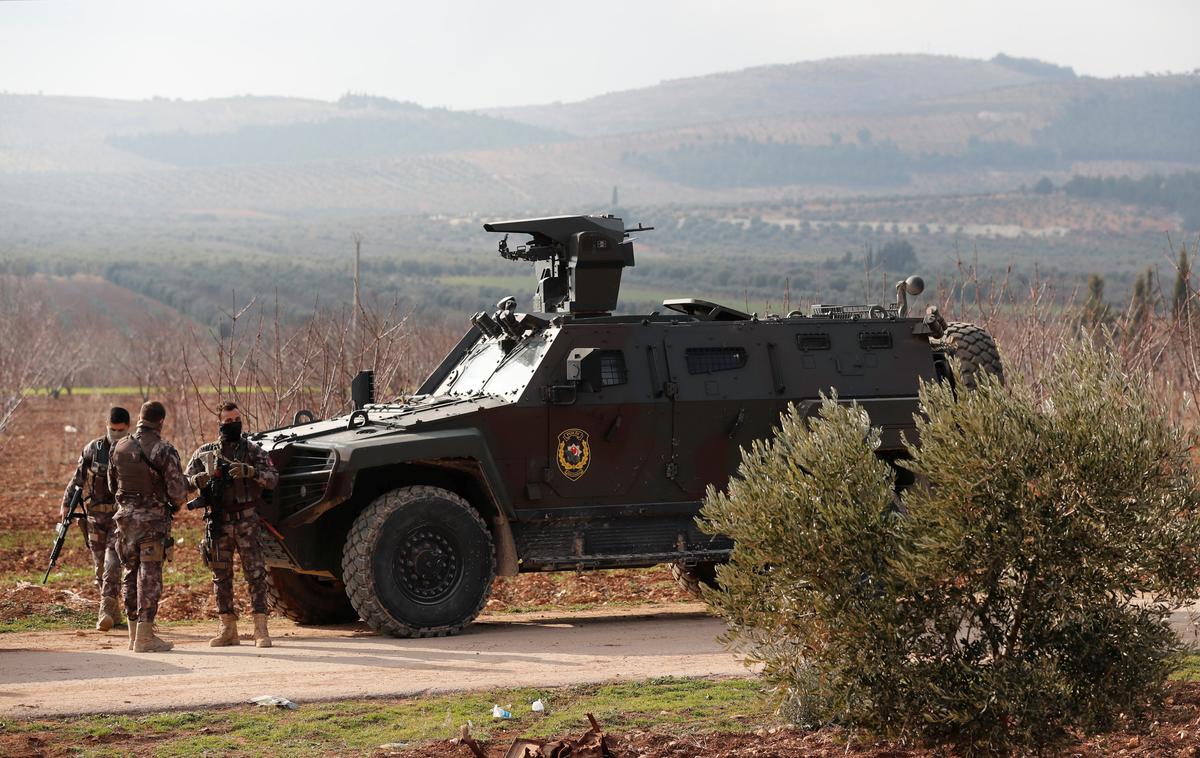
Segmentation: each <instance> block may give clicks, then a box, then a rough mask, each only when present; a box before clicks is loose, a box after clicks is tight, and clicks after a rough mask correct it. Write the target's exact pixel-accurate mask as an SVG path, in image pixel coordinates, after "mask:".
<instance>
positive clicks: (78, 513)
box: [42, 484, 87, 584]
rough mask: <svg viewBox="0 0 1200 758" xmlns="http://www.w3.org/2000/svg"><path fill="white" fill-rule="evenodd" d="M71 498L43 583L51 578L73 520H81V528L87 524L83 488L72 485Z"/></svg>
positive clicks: (60, 524) (58, 530)
mask: <svg viewBox="0 0 1200 758" xmlns="http://www.w3.org/2000/svg"><path fill="white" fill-rule="evenodd" d="M71 487H72V489H71V500H70V502H69V504H68V505H67V515H66V516H65V517H64V518H63V520H62V521H60V522H59V523H58V528H57V529H55V532H56V533H57V534H58V537H57V538H56V539H55V540H54V549H53V550H51V551H50V565H49V566H48V567H47V568H46V575H45V576H43V577H42V584H45V583H46V582H47V581H48V580H49V579H50V572H51V571H53V570H54V565H55V564H56V563H58V556H59V554H60V553H62V549H63V545H64V544H65V543H66V541H67V532H68V531H69V530H70V528H71V522H72V521H75V520H79V521H80V522H81V524H82V526H81V528H85V527H86V525H87V521H86V519H87V514H85V513H84V512H83V488H82V487H80V486H79V485H77V484H74V485H71Z"/></svg>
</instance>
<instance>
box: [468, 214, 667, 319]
mask: <svg viewBox="0 0 1200 758" xmlns="http://www.w3.org/2000/svg"><path fill="white" fill-rule="evenodd" d="M483 228H484V229H486V230H487V231H489V232H503V233H504V239H502V240H501V241H500V256H501V257H502V258H506V259H508V260H512V261H532V262H533V263H534V271H535V273H536V275H537V282H538V284H537V291H536V292H535V293H534V296H533V309H534V311H537V312H541V313H570V314H573V315H577V316H601V315H606V314H608V313H611V312H612V311H613V310H614V309H615V308H616V307H617V296H618V295H619V294H620V291H621V270H622V269H624V268H625V267H626V266H632V265H633V240H630V239H626V238H627V237H628V236H629V235H630V234H633V233H634V232H646V231H650V230H651V229H653V228H654V227H652V226H640V225H639V226H638V227H637V228H636V229H626V228H625V224H624V222H622V221H621V219H619V218H617V217H616V216H552V217H549V218H530V219H521V220H518V221H497V222H493V223H490V224H484V225H483ZM509 234H528V235H530V236H531V237H532V238H533V239H532V240H530V241H529V243H528V244H525V245H521V246H519V247H515V248H510V247H509V246H508V235H509Z"/></svg>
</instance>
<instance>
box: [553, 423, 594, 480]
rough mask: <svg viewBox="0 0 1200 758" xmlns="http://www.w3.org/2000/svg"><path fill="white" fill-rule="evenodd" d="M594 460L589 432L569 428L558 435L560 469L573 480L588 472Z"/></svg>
mask: <svg viewBox="0 0 1200 758" xmlns="http://www.w3.org/2000/svg"><path fill="white" fill-rule="evenodd" d="M591 460H592V446H591V445H589V444H588V433H587V432H585V431H583V430H582V429H567V430H566V431H564V432H563V433H562V434H560V435H558V470H559V471H561V472H562V475H563V476H565V477H566V478H568V479H570V480H571V481H575V480H576V479H578V478H579V477H581V476H583V475H584V474H586V473H587V468H588V464H589V463H590V462H591Z"/></svg>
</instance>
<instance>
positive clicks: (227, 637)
mask: <svg viewBox="0 0 1200 758" xmlns="http://www.w3.org/2000/svg"><path fill="white" fill-rule="evenodd" d="M240 644H242V641H241V640H239V639H238V631H237V616H235V615H233V614H232V613H222V614H221V631H220V632H219V633H218V634H217V636H216V637H213V638H212V639H211V640H209V641H208V646H209V647H229V646H230V645H240Z"/></svg>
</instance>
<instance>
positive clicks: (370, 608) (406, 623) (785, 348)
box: [257, 216, 1000, 637]
mask: <svg viewBox="0 0 1200 758" xmlns="http://www.w3.org/2000/svg"><path fill="white" fill-rule="evenodd" d="M484 228H485V229H486V230H487V231H489V232H499V233H503V234H504V235H505V236H504V238H503V240H502V241H501V242H500V243H499V252H500V255H501V256H503V257H504V258H506V259H509V260H514V261H527V262H530V263H532V265H533V269H534V273H535V277H536V282H537V288H536V292H535V294H534V296H533V307H532V308H531V309H530V311H529V312H520V311H518V309H517V301H516V299H515V298H507V299H505V300H503V301H501V302H500V304H499V306H498V307H497V309H496V311H495V312H494V313H487V312H481V313H477V314H475V315H474V317H472V318H471V328H470V330H469V331H468V332H467V333H466V335H465V336H464V337H463V338H462V339H461V340H460V341H459V343H458V344H457V345H456V346H455V347H454V349H453V350H452V351H451V352H450V354H449V355H447V356H446V358H445V359H444V360H443V361H442V363H441V365H439V366H438V367H437V369H436V370H435V371H434V372H433V373H432V374H431V375H430V376H429V378H428V379H426V380H425V382H424V384H422V385H421V387H420V388H419V389H418V390H417V392H416V394H414V395H413V396H411V397H408V398H405V399H403V400H398V401H396V402H375V400H374V398H373V397H372V395H373V392H372V391H371V387H370V384H371V377H370V376H369V375H366V374H363V375H360V376H359V377H358V378H356V380H355V386H354V388H353V394H354V397H355V405H356V410H354V411H353V412H352V413H350V414H349V415H347V416H344V417H339V418H333V419H328V420H312V419H311V415H310V416H309V417H308V418H305V419H301V418H297V419H296V421H297V422H298V423H296V424H295V425H293V426H290V427H286V428H282V429H274V430H271V431H268V432H264V433H261V434H259V435H257V438H258V439H259V441H260V442H261V443H262V444H264V445H265V446H266V447H267V448H268V449H269V450H270V451H271V455H272V457H273V458H274V459H275V461H276V463H277V464H278V465H279V468H280V471H281V476H280V483H279V486H278V488H277V489H276V490H275V492H274V494H273V497H272V499H271V501H270V503H269V506H268V513H266V514H265V516H266V518H267V520H268V522H269V523H270V525H271V526H272V529H270V530H268V531H267V533H264V540H265V543H266V547H267V555H268V565H269V567H270V571H269V573H270V578H271V584H272V592H273V599H274V602H275V604H276V607H277V609H278V610H280V611H281V612H283V613H284V614H286V615H288V616H290V617H292V618H293V619H296V620H297V621H300V622H302V623H333V622H342V621H348V620H353V619H355V618H358V617H361V618H362V619H364V620H365V621H366V622H367V623H368V624H369V625H370V626H371V627H372V628H374V629H376V630H378V631H380V632H385V633H387V634H392V635H397V636H408V637H420V636H432V635H443V634H450V633H454V632H456V631H458V630H460V629H462V628H463V627H464V626H466V625H467V624H469V623H470V622H471V621H472V619H474V618H475V616H476V615H477V614H478V613H479V612H480V610H481V609H482V608H483V606H484V603H485V602H486V600H487V597H488V593H489V591H490V589H491V586H492V582H493V579H494V577H495V576H497V575H500V576H511V575H515V574H517V573H520V572H528V571H575V570H589V569H606V568H617V567H640V566H652V565H655V564H662V563H667V564H671V565H673V567H674V569H675V572H676V575H677V577H678V578H679V579H680V580H681V581H682V582H683V583H684V584H685V585H687V586H690V587H692V588H695V587H696V586H698V584H699V583H700V582H711V581H712V580H713V566H714V565H716V564H717V563H719V562H721V561H722V560H725V559H726V558H727V557H728V555H729V552H730V549H731V547H732V545H731V543H730V541H729V540H727V539H725V538H722V537H719V536H718V537H713V536H710V535H707V534H704V533H702V532H701V531H700V530H699V529H698V528H697V527H696V524H695V517H696V515H697V513H698V511H699V509H700V505H701V502H702V500H703V497H704V493H705V488H706V487H708V486H709V485H716V486H717V487H721V486H722V485H724V484H725V483H726V481H727V480H728V479H729V477H730V475H731V474H733V473H734V472H735V470H736V468H737V465H738V463H739V449H740V448H741V447H743V446H746V445H748V444H749V443H750V442H751V441H752V440H755V439H760V438H765V437H767V436H769V435H770V433H771V429H772V426H773V425H775V424H777V423H778V419H779V414H780V413H781V412H783V411H785V410H786V409H787V408H788V406H789V404H795V405H796V406H797V407H798V409H799V412H800V413H803V414H813V413H816V412H817V410H818V407H819V395H820V393H821V392H823V391H824V392H828V391H829V390H830V389H831V388H833V389H836V390H837V393H838V397H839V398H840V400H841V401H842V402H851V401H853V402H856V403H858V404H859V405H861V406H862V407H863V408H865V409H866V410H867V411H868V412H869V414H870V417H871V420H872V422H873V423H874V424H875V425H877V426H879V427H881V428H882V430H883V444H882V448H881V449H880V451H879V454H880V455H881V456H883V457H885V458H888V459H890V460H894V459H896V458H898V457H900V456H902V455H903V454H904V448H903V445H902V442H901V434H902V433H904V432H909V433H910V434H911V433H912V432H913V430H914V425H913V413H914V412H915V411H916V409H917V387H918V382H919V381H920V380H922V379H925V380H952V379H953V374H952V372H951V370H950V366H949V358H950V356H951V355H957V356H958V357H959V358H960V359H962V361H963V371H962V372H961V373H960V374H959V376H960V377H961V378H960V381H962V380H966V381H968V382H970V381H971V380H972V379H973V377H974V373H975V372H976V371H979V370H984V371H999V370H1000V365H999V359H998V356H997V355H996V352H995V345H994V343H993V342H992V340H991V338H990V337H988V336H987V335H986V334H985V333H983V332H982V330H979V329H977V328H976V327H973V326H970V325H963V324H955V325H947V324H946V322H945V321H944V320H943V319H942V318H941V316H940V315H938V313H937V311H936V309H933V308H930V309H929V310H928V311H927V312H926V313H925V314H924V315H922V316H920V317H911V316H909V315H908V303H907V300H908V298H909V297H910V296H915V295H917V294H919V293H920V291H921V289H922V287H923V285H922V283H921V281H920V279H918V278H917V277H910V278H909V279H907V280H905V281H904V282H900V283H899V284H898V285H897V299H896V302H894V303H889V304H866V305H837V306H834V305H814V306H812V307H811V309H810V310H809V312H807V313H800V312H792V313H788V314H786V315H779V316H766V317H759V316H757V315H755V314H751V313H744V312H742V311H740V310H737V309H735V308H731V307H728V306H725V305H720V304H717V303H713V302H709V301H706V300H698V299H683V300H669V301H666V302H664V303H663V309H662V310H660V311H655V312H654V313H650V314H646V315H618V314H615V313H614V311H615V309H616V306H617V296H618V291H619V288H620V282H621V275H622V272H623V271H624V269H625V268H627V267H629V266H632V265H634V253H633V240H632V239H631V236H630V235H632V234H633V233H634V232H640V231H648V230H647V229H644V228H642V227H640V226H639V227H638V228H637V229H626V228H625V226H624V224H623V222H622V221H621V219H619V218H614V217H612V216H560V217H554V218H539V219H528V220H521V221H505V222H500V223H490V224H485V225H484ZM509 235H527V242H526V243H525V244H520V245H513V246H510V244H509ZM523 239H524V237H523ZM298 416H300V414H298ZM903 475H904V472H903V470H902V469H901V482H902V483H903V481H904V480H903Z"/></svg>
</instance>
